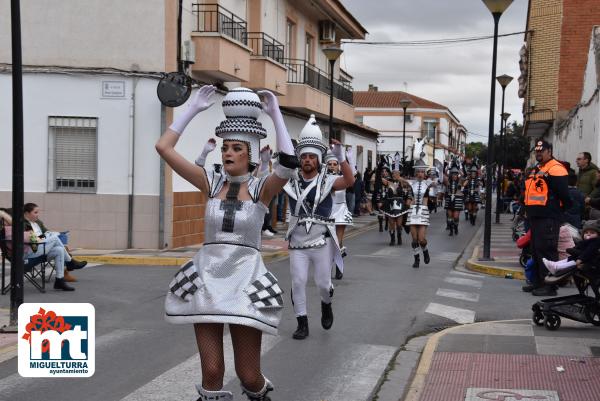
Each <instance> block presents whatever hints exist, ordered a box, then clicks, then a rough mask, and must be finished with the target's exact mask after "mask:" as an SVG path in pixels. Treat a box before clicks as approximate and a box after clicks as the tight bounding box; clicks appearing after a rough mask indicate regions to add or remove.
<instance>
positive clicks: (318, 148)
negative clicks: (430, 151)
mask: <svg viewBox="0 0 600 401" xmlns="http://www.w3.org/2000/svg"><path fill="white" fill-rule="evenodd" d="M326 152H327V146H325V145H324V144H323V133H322V132H321V128H319V126H318V125H317V120H316V119H315V115H314V114H311V115H310V118H309V119H308V121H307V122H306V125H305V126H304V128H302V131H301V132H300V138H299V140H298V146H296V154H297V155H298V157H300V156H302V155H303V154H304V153H313V154H315V155H317V157H318V159H319V163H322V162H323V158H324V156H325V153H326Z"/></svg>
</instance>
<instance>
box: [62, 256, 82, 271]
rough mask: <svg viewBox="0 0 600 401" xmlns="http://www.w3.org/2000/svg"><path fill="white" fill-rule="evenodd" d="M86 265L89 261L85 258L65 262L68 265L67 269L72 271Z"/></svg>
mask: <svg viewBox="0 0 600 401" xmlns="http://www.w3.org/2000/svg"><path fill="white" fill-rule="evenodd" d="M86 265H87V262H86V261H85V260H84V261H81V262H79V261H77V260H75V259H71V260H70V261H69V262H65V266H67V270H68V271H70V272H72V271H73V270H77V269H83V268H84V267H85V266H86Z"/></svg>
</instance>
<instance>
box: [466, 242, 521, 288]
mask: <svg viewBox="0 0 600 401" xmlns="http://www.w3.org/2000/svg"><path fill="white" fill-rule="evenodd" d="M478 254H479V245H477V246H475V249H473V255H472V256H471V258H470V259H468V260H467V262H466V263H465V267H466V268H467V269H468V270H471V271H474V272H478V273H484V274H487V275H489V276H496V277H504V278H514V279H517V280H525V272H524V271H522V270H514V269H506V268H502V267H495V266H489V265H485V264H483V263H481V262H480V261H479V260H477V255H478Z"/></svg>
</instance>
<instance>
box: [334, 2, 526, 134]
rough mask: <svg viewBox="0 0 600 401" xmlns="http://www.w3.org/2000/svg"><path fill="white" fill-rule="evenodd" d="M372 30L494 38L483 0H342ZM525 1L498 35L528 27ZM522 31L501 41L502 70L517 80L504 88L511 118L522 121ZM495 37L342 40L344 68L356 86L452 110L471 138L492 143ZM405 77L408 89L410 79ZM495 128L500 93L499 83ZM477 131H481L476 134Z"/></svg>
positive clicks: (397, 35) (377, 34)
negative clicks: (446, 41) (416, 43)
mask: <svg viewBox="0 0 600 401" xmlns="http://www.w3.org/2000/svg"><path fill="white" fill-rule="evenodd" d="M341 1H342V3H343V4H344V6H346V8H347V9H348V10H349V11H350V12H351V13H352V14H353V15H354V16H355V17H356V19H358V21H359V22H360V23H361V24H362V25H363V26H364V27H365V28H366V30H367V31H368V32H369V34H368V35H367V38H366V40H368V41H413V40H427V39H442V38H459V37H469V36H483V35H492V34H493V32H494V22H493V18H492V15H491V14H490V12H489V11H488V9H487V7H486V6H485V5H484V4H483V2H482V1H481V0H341ZM527 3H528V1H527V0H515V1H514V2H513V4H512V5H511V6H510V7H509V9H508V10H507V11H506V12H505V13H504V14H503V15H502V18H501V19H500V29H499V32H500V34H502V33H512V32H520V31H524V30H525V24H526V19H527ZM523 39H524V36H523V35H516V36H510V37H506V38H500V39H499V41H498V64H497V71H496V72H497V74H496V75H502V74H508V75H511V76H513V77H514V78H515V79H514V80H513V82H511V84H510V85H509V86H508V87H507V88H506V104H505V111H507V112H509V113H511V117H510V119H509V121H512V120H517V121H519V122H520V123H521V122H522V120H523V116H522V113H521V109H522V99H520V98H519V97H518V96H517V89H518V82H517V78H518V77H519V75H520V71H519V50H520V48H521V46H522V45H523ZM492 45H493V41H492V40H491V39H489V40H483V41H478V42H474V43H466V44H465V43H461V44H459V45H451V46H448V45H444V46H439V45H438V46H435V47H432V46H429V47H416V48H415V47H411V48H407V47H392V46H367V45H356V44H344V45H343V49H344V56H343V58H342V60H341V63H342V64H341V65H342V68H344V69H345V70H346V71H347V72H348V73H349V74H350V75H352V76H353V77H354V83H353V86H354V89H355V90H367V87H368V85H369V84H370V83H372V84H374V85H376V86H378V87H379V90H402V91H403V90H405V89H408V92H409V93H412V94H414V95H416V96H420V97H423V98H426V99H428V100H431V101H434V102H437V103H441V104H443V105H445V106H447V107H449V108H450V110H452V112H453V113H454V114H455V115H456V116H457V117H458V119H459V120H460V121H461V123H463V124H464V125H465V126H466V127H467V129H468V130H469V131H470V132H473V133H474V134H470V135H469V137H468V141H469V142H471V141H481V142H487V135H488V125H489V104H490V84H491V82H490V79H491V73H492ZM405 82H406V87H405V84H404V83H405ZM496 95H497V97H496V112H495V114H496V116H497V118H496V119H495V131H496V132H497V131H499V129H500V124H499V119H500V117H499V115H500V112H501V95H502V90H501V88H500V86H499V85H498V86H497V87H496ZM476 134H477V135H476Z"/></svg>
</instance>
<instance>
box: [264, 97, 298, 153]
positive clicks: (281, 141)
mask: <svg viewBox="0 0 600 401" xmlns="http://www.w3.org/2000/svg"><path fill="white" fill-rule="evenodd" d="M257 93H258V94H259V95H261V96H262V97H263V99H264V102H262V109H263V111H264V112H265V113H267V115H268V116H269V117H271V120H273V125H275V136H276V140H277V150H278V151H279V152H283V153H285V154H288V155H293V154H294V145H293V144H292V140H291V138H290V134H289V133H288V130H287V128H286V127H285V123H284V122H283V116H282V115H281V110H279V102H278V101H277V96H275V95H274V94H273V93H272V92H270V91H267V90H262V91H258V92H257Z"/></svg>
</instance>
